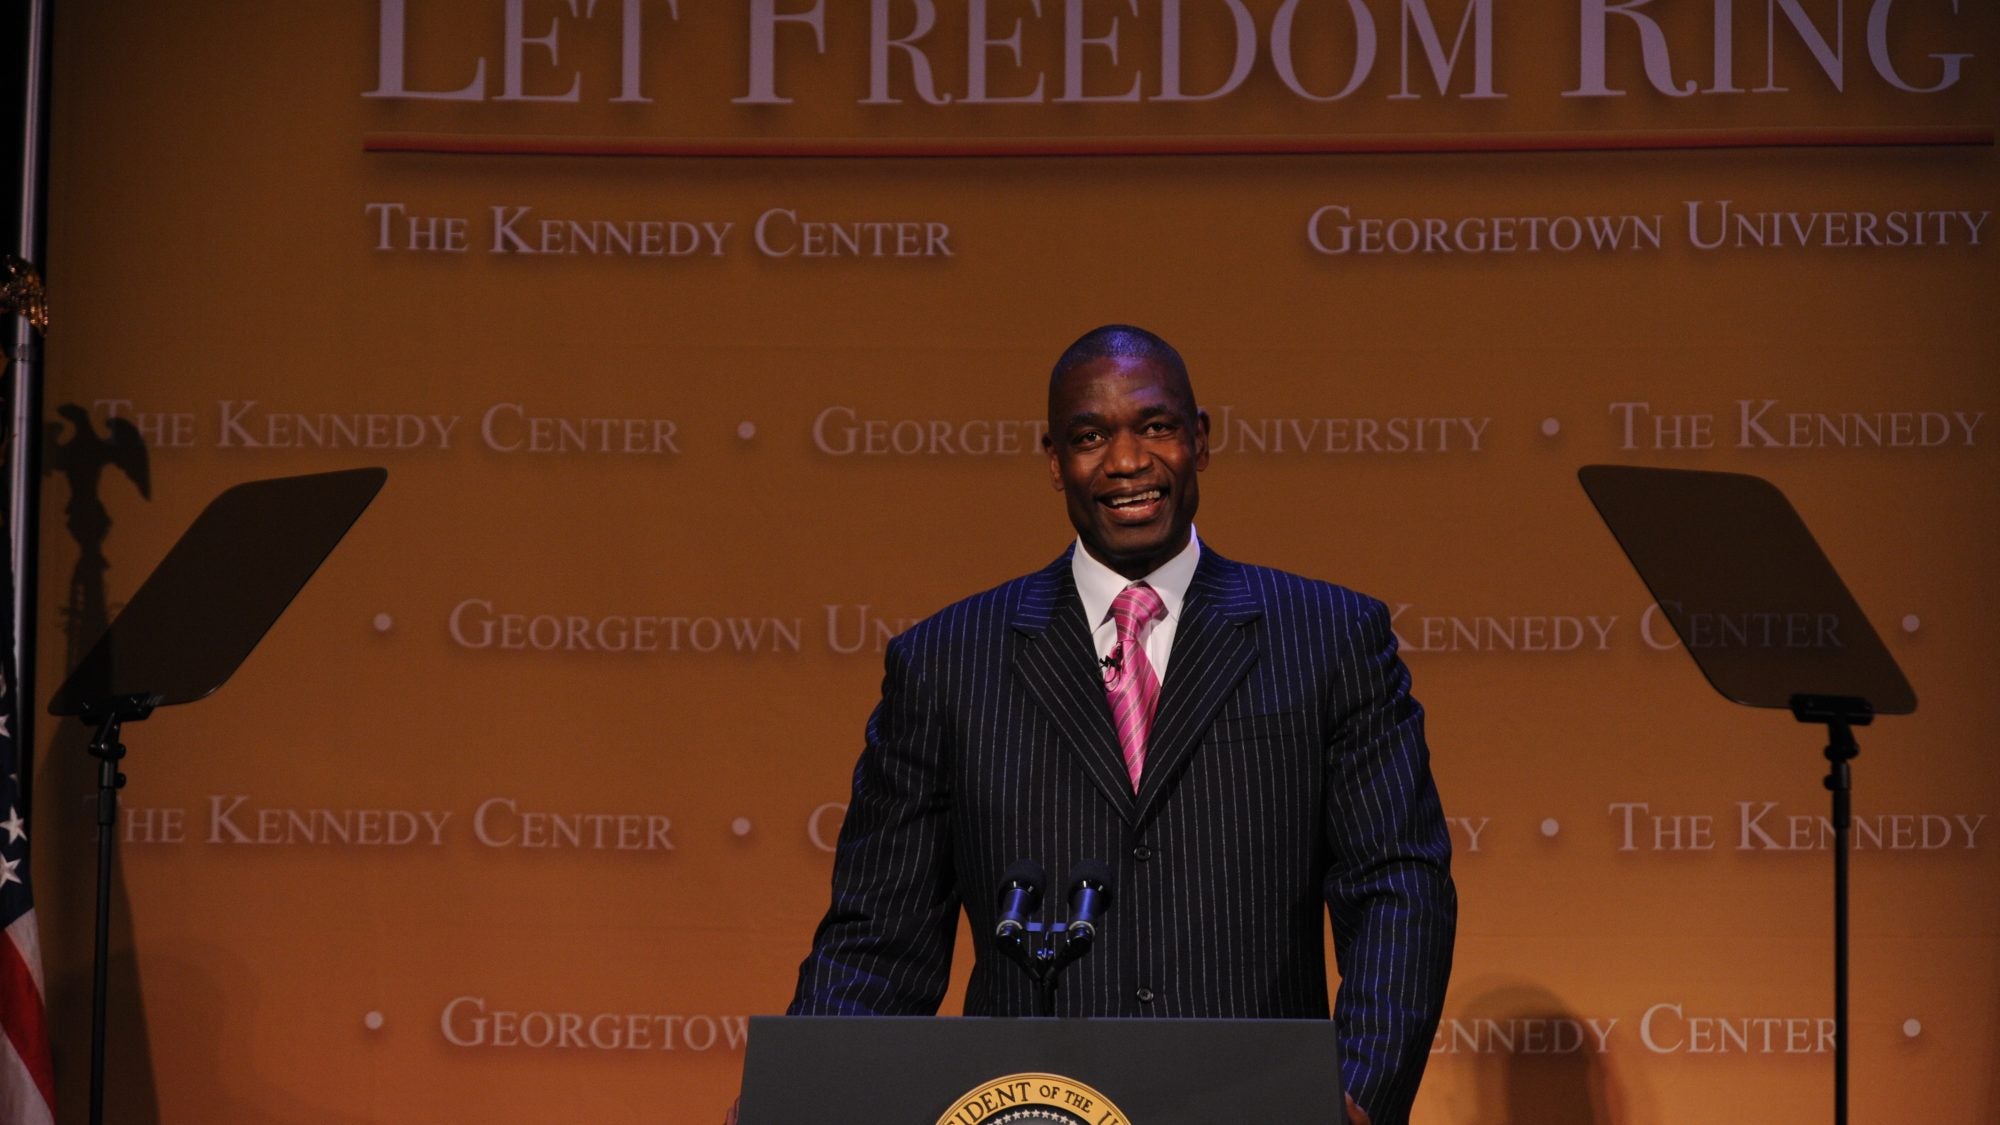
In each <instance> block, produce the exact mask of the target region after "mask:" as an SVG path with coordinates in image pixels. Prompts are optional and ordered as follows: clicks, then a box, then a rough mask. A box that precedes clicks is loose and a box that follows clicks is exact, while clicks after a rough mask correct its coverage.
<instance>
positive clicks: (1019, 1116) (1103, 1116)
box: [937, 1074, 1132, 1125]
mask: <svg viewBox="0 0 2000 1125" xmlns="http://www.w3.org/2000/svg"><path fill="white" fill-rule="evenodd" d="M937 1125H1132V1121H1131V1119H1130V1118H1128V1117H1126V1116H1125V1114H1124V1112H1123V1111H1121V1110H1120V1109H1119V1108H1118V1107H1117V1106H1115V1105H1112V1104H1111V1099H1110V1098H1107V1097H1105V1096H1104V1095H1103V1094H1100V1093H1098V1092H1097V1091H1096V1090H1093V1089H1091V1088H1090V1087H1088V1086H1086V1085H1084V1084H1083V1083H1081V1082H1078V1081H1077V1080H1076V1079H1074V1078H1064V1077H1063V1076H1062V1075H1060V1074H1010V1075H1008V1076H1006V1077H1005V1078H995V1079H993V1080H992V1081H989V1082H982V1083H980V1084H979V1085H978V1086H977V1087H974V1088H973V1089H972V1090H969V1091H967V1092H966V1093H965V1095H964V1096H962V1097H959V1098H957V1099H955V1100H953V1102H952V1103H951V1108H950V1109H949V1110H947V1111H946V1112H945V1115H944V1116H943V1117H940V1118H938V1119H937Z"/></svg>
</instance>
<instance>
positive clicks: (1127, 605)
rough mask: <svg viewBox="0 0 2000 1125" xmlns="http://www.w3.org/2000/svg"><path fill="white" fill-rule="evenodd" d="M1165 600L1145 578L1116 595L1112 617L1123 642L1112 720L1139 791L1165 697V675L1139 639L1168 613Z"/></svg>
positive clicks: (1115, 669)
mask: <svg viewBox="0 0 2000 1125" xmlns="http://www.w3.org/2000/svg"><path fill="white" fill-rule="evenodd" d="M1166 612H1167V607H1166V603H1164V602H1162V601H1161V600H1160V594H1159V591H1157V590H1155V589H1153V588H1152V587H1151V586H1148V585H1146V584H1145V583H1144V582H1134V583H1133V584H1131V585H1130V586H1127V587H1125V588H1124V589H1123V590H1120V591H1119V592H1118V596H1117V597H1116V598H1114V599H1112V601H1111V617H1112V619H1113V620H1115V621H1116V622H1117V623H1118V644H1117V647H1116V648H1114V649H1112V655H1113V657H1114V658H1115V659H1114V661H1113V663H1112V664H1111V665H1110V676H1109V678H1107V679H1106V680H1105V682H1104V693H1105V694H1106V695H1107V696H1109V697H1110V698H1111V722H1112V725H1113V726H1116V727H1117V728H1118V744H1119V746H1121V747H1122V748H1123V749H1124V751H1125V771H1126V772H1127V773H1129V774H1131V775H1132V791H1133V792H1134V793H1137V792H1138V791H1139V773H1140V771H1141V770H1143V769H1145V767H1146V736H1147V735H1149V734H1151V733H1152V730H1153V708H1154V706H1155V705H1156V704H1158V703H1159V701H1160V677H1159V676H1158V675H1156V674H1154V672H1153V662H1152V661H1150V660H1148V659H1146V646H1145V644H1144V643H1143V642H1142V641H1141V640H1140V637H1141V636H1142V635H1143V634H1144V633H1145V631H1146V626H1147V625H1149V624H1151V623H1152V622H1154V621H1156V620H1158V619H1159V618H1160V617H1162V616H1165V614H1166Z"/></svg>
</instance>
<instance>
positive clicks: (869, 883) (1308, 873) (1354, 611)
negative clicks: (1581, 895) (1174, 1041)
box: [790, 325, 1457, 1125]
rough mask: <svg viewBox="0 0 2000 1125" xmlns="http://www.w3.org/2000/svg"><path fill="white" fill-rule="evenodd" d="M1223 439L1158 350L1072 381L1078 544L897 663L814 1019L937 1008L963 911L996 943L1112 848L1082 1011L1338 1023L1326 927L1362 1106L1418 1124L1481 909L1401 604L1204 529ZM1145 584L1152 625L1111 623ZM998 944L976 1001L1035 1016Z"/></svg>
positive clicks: (1063, 432) (1112, 334)
mask: <svg viewBox="0 0 2000 1125" xmlns="http://www.w3.org/2000/svg"><path fill="white" fill-rule="evenodd" d="M1208 425H1209V423H1208V416H1207V415H1206V413H1204V412H1203V411H1201V410H1200V409H1199V408H1197V406H1196V405H1195V400H1194V392H1193V389H1192V387H1191V386H1190V384H1189V381H1188V377H1187V371H1186V368H1185V366H1184V365H1183V363H1182V361H1181V358H1180V356H1179V355H1178V354H1177V353H1175V351H1174V349H1173V348H1172V347H1171V346H1169V345H1168V344H1166V342H1165V341H1163V340H1160V339H1159V338H1158V337H1156V336H1153V335H1152V334H1151V333H1148V332H1145V331H1143V330H1141V329H1136V328H1130V327H1127V326H1120V325H1112V326H1107V327H1105V328H1101V329H1097V330H1095V331H1092V332H1090V333H1087V334H1086V335H1085V336H1083V337H1082V338H1081V339H1079V340H1078V341H1077V342H1076V343H1075V344H1074V345H1072V346H1071V347H1070V349H1069V350H1068V351H1067V352H1065V353H1064V355H1063V357H1062V358H1061V359H1060V360H1059V361H1058V362H1057V364H1056V367H1055V370H1054V372H1053V374H1052V376H1051V379H1050V385H1049V432H1048V436H1047V437H1046V438H1045V439H1044V442H1045V445H1046V446H1047V449H1048V453H1049V472H1050V478H1051V480H1052V481H1053V483H1054V485H1055V488H1056V490H1057V491H1059V492H1061V493H1063V495H1064V498H1065V503H1066V505H1067V507H1068V510H1069V516H1070V522H1071V523H1072V524H1073V525H1075V527H1076V531H1077V544H1076V545H1075V546H1074V547H1072V548H1071V550H1070V551H1069V552H1066V553H1065V554H1064V555H1063V557H1061V558H1059V559H1057V560H1056V561H1055V562H1054V563H1052V564H1050V565H1049V566H1048V567H1046V568H1044V569H1043V570H1041V571H1039V572H1037V573H1034V574H1030V575H1028V576H1026V577H1024V578H1019V579H1016V580H1014V581H1012V582H1008V583H1006V584H1005V585H1002V586H999V587H997V588H995V589H993V590H989V591H987V592H985V593H983V594H979V595H976V596H974V597H972V598H969V599H967V600H965V601H962V602H959V603H958V604H956V605H953V606H950V607H949V608H947V609H945V610H943V611H941V612H939V613H938V614H937V615H935V616H933V617H931V618H929V619H928V620H926V621H924V622H922V623H921V624H919V625H917V626H916V627H915V628H913V629H911V630H910V631H909V632H907V633H905V634H903V635H902V636H900V637H898V638H896V639H895V641H893V642H892V643H891V644H890V645H889V648H888V654H887V660H886V664H887V672H886V676H885V678H884V680H883V687H882V700H881V703H880V704H879V705H878V706H877V707H876V709H875V713H874V715H873V716H872V717H871V718H870V720H869V723H868V732H867V745H866V748H865V749H864V750H863V752H862V755H861V760H860V763H859V764H858V766H857V767H856V769H855V774H854V792H853V797H852V800H851V802H850V804H849V806H848V811H847V818H846V821H845V823H844V824H843V825H842V827H841V833H840V844H839V848H838V852H837V856H836V859H835V864H834V874H833V902H832V906H831V907H830V908H829V910H828V911H827V914H826V917H825V919H824V920H823V921H822V922H821V923H820V926H819V930H818V933H817V934H816V935H815V937H814V940H813V948H812V952H811V954H810V955H809V956H808V957H807V958H806V960H805V962H804V964H803V965H801V966H800V969H799V983H798V990H797V993H796V995H795V996H794V998H793V1001H792V1005H791V1008H790V1011H791V1013H792V1014H794V1015H827V1014H844V1013H853V1014H881V1015H911V1014H930V1013H932V1012H935V1011H936V1010H937V1007H938V1004H939V1003H940V1001H941V1000H942V999H943V996H944V992H945V989H946V984H947V978H948V973H949V969H950V961H951V954H952V946H953V941H954V937H955V934H956V929H957V918H958V914H959V912H960V910H963V911H964V912H965V914H966V915H967V917H968V918H969V920H970V922H971V927H972V932H973V933H974V934H990V933H992V932H993V928H994V924H995V917H996V914H997V906H998V896H999V892H1000V889H1001V881H1002V874H1003V872H1004V871H1005V870H1006V869H1007V868H1008V866H1009V865H1010V864H1012V863H1013V862H1014V861H1016V860H1019V859H1023V858H1027V859H1033V860H1035V861H1036V862H1039V863H1041V864H1042V865H1044V866H1045V867H1046V868H1047V869H1048V870H1049V871H1051V872H1056V873H1062V872H1066V871H1070V870H1072V869H1074V868H1075V866H1076V865H1077V864H1079V863H1081V862H1082V861H1084V860H1086V859H1097V860H1102V861H1105V862H1107V863H1109V864H1110V866H1111V868H1112V869H1113V871H1114V872H1115V877H1116V882H1115V887H1116V890H1115V892H1114V893H1115V896H1116V901H1115V905H1114V906H1113V907H1112V910H1111V912H1110V914H1109V915H1108V917H1107V919H1106V921H1105V923H1104V925H1103V926H1102V927H1101V930H1100V936H1099V938H1098V940H1097V942H1096V945H1095V949H1094V950H1093V952H1092V953H1091V955H1090V956H1089V957H1086V958H1084V959H1083V960H1082V961H1079V962H1078V963H1076V964H1075V965H1074V966H1072V967H1071V968H1070V969H1069V971H1068V973H1067V975H1066V976H1065V977H1064V979H1063V984H1062V988H1061V990H1060V992H1059V993H1058V1000H1057V1006H1058V1011H1059V1012H1060V1013H1061V1014H1065V1015H1097V1016H1168V1017H1176V1016H1178V1017H1259V1018H1325V1017H1326V1016H1327V1014H1328V1008H1327V986H1326V964H1325V955H1324V953H1323V950H1322V938H1321V935H1322V923H1321V917H1322V914H1321V911H1322V910H1325V911H1328V912H1330V914H1331V917H1332V921H1333V932H1334V941H1335V950H1336V957H1337V960H1338V962H1339V967H1340V972H1341V977H1342V984H1341V988H1340V995H1339V998H1338V1003H1337V1004H1336V1005H1335V1010H1334V1019H1335V1020H1336V1021H1337V1022H1338V1023H1339V1026H1340V1029H1341V1041H1342V1047H1343V1051H1344V1052H1345V1056H1346V1057H1345V1072H1344V1074H1343V1079H1344V1081H1345V1084H1346V1086H1347V1089H1348V1091H1349V1093H1350V1100H1349V1104H1348V1107H1347V1108H1348V1116H1349V1118H1350V1120H1354V1121H1366V1120H1368V1118H1369V1116H1370V1115H1372V1117H1373V1120H1374V1121H1375V1122H1378V1123H1382V1125H1388V1123H1393V1122H1400V1121H1403V1120H1404V1119H1406V1118H1407V1117H1408V1115H1409V1110H1410V1103H1411V1101H1412V1099H1413V1098H1414V1097H1415V1096H1416V1089H1417V1083H1418V1080H1419V1079H1420V1078H1421V1077H1422V1074H1423V1068H1424V1063H1425V1060H1426V1058H1427V1055H1428V1051H1429V1046H1430V1041H1431V1036H1432V1033H1433V1032H1434V1030H1435V1029H1436V1026H1437V1021H1438V1017H1439V1012H1440V1009H1441V1006H1442V1004H1443V994H1444V987H1445V980H1446V977H1447V976H1448V974H1449V972H1450V967H1451V951H1452V939H1453V932H1454V926H1455V921H1456V913H1457V905H1456V896H1455V893H1454V891H1453V887H1452V883H1451V876H1450V853H1451V845H1450V842H1449V839H1448V837H1447V835H1446V831H1445V821H1444V817H1443V813H1442V810H1441V809H1440V807H1439V804H1438V796H1437V790H1436V787H1435V786H1434V785H1433V784H1432V781H1431V775H1430V768H1429V752H1428V750H1427V748H1426V747H1425V744H1424V733H1423V709H1422V708H1421V707H1420V706H1419V705H1418V704H1417V703H1416V701H1415V700H1413V699H1411V697H1410V695H1409V690H1408V689H1409V674H1408V672H1407V671H1406V670H1405V668H1404V666H1403V664H1402V662H1401V661H1400V660H1399V659H1398V658H1397V656H1396V646H1395V640H1394V636H1393V634H1392V633H1391V632H1390V628H1389V617H1388V613H1387V612H1386V610H1385V609H1384V607H1383V606H1382V604H1381V603H1380V602H1377V601H1375V600H1373V599H1371V598H1367V597H1364V596H1362V595H1359V594H1356V593H1354V592H1353V591H1350V590H1346V589H1343V588H1341V587H1339V586H1334V585H1330V584H1327V583H1323V582H1316V581H1312V580H1309V579H1305V578H1300V577H1297V576H1295V575H1291V574H1286V573H1283V572H1280V571H1275V570H1270V569H1266V568H1263V567H1254V566H1247V565H1244V564H1241V563H1236V562H1232V561H1230V560H1228V559H1225V558H1223V557H1222V556H1221V555H1219V554H1217V553H1216V552H1215V551H1214V550H1212V549H1210V548H1208V547H1207V546H1205V545H1204V544H1202V543H1201V542H1200V541H1199V539H1198V537H1197V536H1196V535H1195V533H1194V527H1193V522H1194V515H1195V508H1196V504H1197V501H1198V498H1199V489H1198V479H1197V478H1198V474H1199V473H1200V472H1201V470H1203V469H1204V468H1206V467H1207V464H1208ZM1141 584H1143V585H1144V586H1145V587H1146V588H1147V589H1148V590H1150V591H1152V592H1151V593H1144V592H1142V591H1134V593H1135V594H1142V595H1143V597H1144V598H1145V599H1146V601H1147V603H1148V605H1149V609H1148V612H1150V613H1152V614H1154V615H1155V617H1154V619H1151V620H1149V621H1147V622H1146V623H1145V624H1144V626H1143V631H1136V630H1134V629H1133V627H1132V623H1131V622H1130V621H1126V622H1120V621H1114V620H1112V619H1111V618H1113V617H1117V616H1119V615H1117V614H1112V613H1111V612H1110V610H1111V609H1112V608H1113V603H1114V600H1116V601H1117V602H1118V604H1121V605H1123V604H1128V603H1127V601H1126V599H1127V598H1128V597H1129V596H1130V595H1126V594H1125V593H1123V591H1124V588H1125V587H1127V586H1128V585H1130V586H1137V585H1141ZM1127 616H1130V615H1129V614H1128V615H1127ZM1121 629H1126V630H1128V631H1127V632H1125V633H1121ZM1127 640H1129V641H1130V642H1131V643H1132V646H1133V647H1132V649H1131V650H1127V649H1126V648H1125V642H1126V641H1127ZM1128 664H1130V665H1131V666H1132V667H1134V668H1137V667H1140V666H1145V667H1146V669H1147V671H1146V673H1145V674H1146V675H1150V676H1153V677H1155V678H1154V679H1152V680H1150V681H1148V683H1149V686H1151V687H1152V688H1153V689H1154V690H1153V694H1152V695H1150V696H1148V697H1147V698H1146V706H1144V707H1142V708H1141V709H1142V710H1146V711H1149V712H1150V715H1149V716H1147V718H1148V719H1149V720H1150V721H1149V722H1142V723H1140V724H1139V733H1138V734H1137V736H1136V739H1135V737H1134V735H1133V734H1132V733H1131V730H1130V727H1131V725H1132V721H1131V716H1132V707H1131V706H1130V705H1129V704H1128V703H1127V702H1126V701H1124V700H1123V699H1122V698H1120V697H1119V696H1118V695H1117V692H1116V690H1115V689H1114V690H1113V693H1112V695H1111V696H1107V687H1106V683H1107V678H1110V679H1113V680H1116V679H1117V678H1119V677H1121V676H1125V675H1127V674H1128V672H1127V669H1126V665H1128ZM1059 897H1060V896H1059V894H1052V895H1050V896H1048V898H1049V900H1050V901H1048V902H1047V903H1046V904H1045V906H1044V908H1043V911H1042V913H1043V920H1044V921H1050V920H1053V919H1054V918H1056V917H1058V916H1060V915H1061V914H1063V913H1066V906H1067V904H1065V903H1061V902H1058V901H1055V900H1057V899H1058V898H1059ZM987 945H988V943H986V942H983V941H982V942H980V943H979V948H978V950H977V961H976V963H975V965H974V968H973V971H972V976H971V981H970V983H969V985H968V987H967V990H966V999H965V1011H966V1014H968V1015H1011V1014H1025V1013H1028V1012H1031V1011H1032V1010H1033V1004H1034V990H1033V987H1032V985H1031V982H1030V981H1029V979H1028V977H1027V975H1026V974H1025V973H1024V972H1023V971H1021V969H1020V968H1018V967H1017V966H1015V965H1013V964H1012V963H1010V962H1008V961H1006V960H1004V959H1003V958H1001V957H999V956H997V955H995V954H994V953H993V952H992V951H991V950H990V949H989V948H987ZM1356 1103H1358V1105H1357V1104H1356ZM1364 1107H1365V1112H1364ZM1330 1112H1331V1107H1330Z"/></svg>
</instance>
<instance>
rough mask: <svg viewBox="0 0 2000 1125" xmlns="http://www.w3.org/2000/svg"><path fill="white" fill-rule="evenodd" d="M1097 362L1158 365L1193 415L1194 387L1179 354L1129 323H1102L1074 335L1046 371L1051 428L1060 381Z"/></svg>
mask: <svg viewBox="0 0 2000 1125" xmlns="http://www.w3.org/2000/svg"><path fill="white" fill-rule="evenodd" d="M1100 359H1140V360H1147V361H1150V362H1152V363H1155V364H1158V365H1159V367H1160V369H1161V370H1162V371H1164V372H1165V373H1166V375H1167V376H1168V377H1169V379H1170V380H1171V381H1172V382H1173V383H1174V384H1175V388H1176V389H1177V390H1178V391H1179V392H1180V393H1181V394H1182V395H1183V396H1185V398H1186V403H1185V405H1186V407H1187V410H1188V413H1189V414H1190V415H1191V414H1193V413H1194V385H1193V384H1192V383H1190V382H1189V381H1188V373H1187V364H1186V363H1185V362H1183V361H1182V360H1181V353H1179V352H1177V351H1175V350H1174V346H1173V345H1172V344H1169V343H1167V342H1166V341H1165V340H1162V339H1160V338H1159V337H1158V336H1155V335H1153V334H1152V333H1151V332H1148V331H1146V330H1145V329H1143V328H1137V327H1134V326H1132V325H1130V324H1106V325H1104V326H1102V327H1099V328H1093V329H1091V330H1090V331H1088V332H1085V333H1084V334H1083V335H1081V336H1078V337H1077V338H1076V342H1075V343H1073V344H1071V345H1070V346H1069V347H1068V348H1067V349H1065V350H1064V351H1063V354H1062V358H1060V359H1058V360H1056V365H1055V367H1054V369H1053V370H1051V371H1050V372H1049V422H1050V424H1051V425H1053V424H1054V422H1055V408H1056V393H1057V391H1058V390H1059V389H1060V388H1061V387H1062V382H1063V380H1064V379H1065V378H1067V377H1068V376H1069V373H1070V372H1072V371H1075V370H1076V369H1077V368H1079V367H1082V366H1083V365H1085V364H1087V363H1092V362H1094V361H1096V360H1100Z"/></svg>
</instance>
